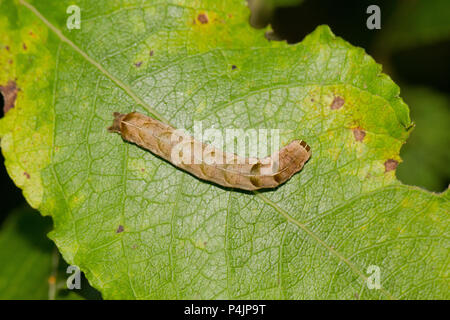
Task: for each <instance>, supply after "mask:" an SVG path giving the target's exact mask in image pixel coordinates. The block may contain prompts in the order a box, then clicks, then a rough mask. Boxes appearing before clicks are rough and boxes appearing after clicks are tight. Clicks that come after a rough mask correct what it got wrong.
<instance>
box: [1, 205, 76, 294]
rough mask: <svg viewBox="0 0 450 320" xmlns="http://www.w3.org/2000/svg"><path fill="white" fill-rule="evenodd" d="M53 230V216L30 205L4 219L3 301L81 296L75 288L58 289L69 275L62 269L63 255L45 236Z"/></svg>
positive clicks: (2, 251) (2, 246)
mask: <svg viewBox="0 0 450 320" xmlns="http://www.w3.org/2000/svg"><path fill="white" fill-rule="evenodd" d="M50 229H51V221H50V219H48V218H47V219H43V218H42V217H39V216H38V215H37V214H36V212H35V211H34V210H32V209H31V208H30V207H23V208H20V209H17V210H15V211H13V212H12V213H11V214H10V216H9V217H8V219H7V220H6V221H5V222H4V225H2V228H1V229H0V300H10V299H21V300H23V299H42V300H45V299H50V298H52V299H55V298H57V299H71V300H72V299H81V297H80V296H79V295H78V294H76V293H75V292H73V291H70V292H69V291H68V290H61V289H60V288H58V284H59V280H65V277H66V275H64V274H63V273H62V272H58V271H59V269H58V259H59V254H58V252H57V251H56V248H55V246H54V244H53V243H52V242H51V241H50V240H49V239H48V238H47V237H46V236H45V234H46V233H47V232H48V231H50ZM63 282H64V281H63ZM64 284H65V282H64Z"/></svg>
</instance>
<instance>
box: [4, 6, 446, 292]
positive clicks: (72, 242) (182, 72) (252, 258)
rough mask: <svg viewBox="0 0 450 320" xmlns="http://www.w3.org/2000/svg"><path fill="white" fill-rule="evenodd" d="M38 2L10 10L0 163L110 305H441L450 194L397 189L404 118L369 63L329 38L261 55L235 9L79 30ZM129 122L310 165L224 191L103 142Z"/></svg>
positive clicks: (100, 23)
mask: <svg viewBox="0 0 450 320" xmlns="http://www.w3.org/2000/svg"><path fill="white" fill-rule="evenodd" d="M44 2H45V1H33V2H30V3H28V2H25V1H22V0H20V1H17V2H15V3H14V4H11V2H8V1H7V2H5V1H3V2H2V4H1V8H0V9H1V12H4V14H5V16H4V17H2V18H1V19H0V26H1V28H2V30H7V32H4V33H2V34H1V35H0V41H1V44H0V46H2V47H3V48H4V47H5V46H6V45H8V47H9V48H10V51H9V52H10V56H11V59H12V60H13V62H12V64H9V63H8V61H7V60H5V58H1V59H2V60H0V66H1V67H2V68H5V70H8V72H6V73H5V74H1V75H0V77H1V78H0V84H2V83H3V82H6V81H7V80H10V79H13V78H14V79H15V78H17V80H16V81H17V84H18V87H20V89H21V90H20V91H19V93H18V97H17V101H16V107H15V108H14V109H12V110H10V111H9V112H8V113H7V115H6V117H5V118H4V119H2V120H1V121H0V135H1V136H2V141H1V142H2V151H3V154H4V155H5V158H6V166H7V168H8V171H9V173H10V175H11V176H12V178H13V179H14V181H15V182H16V184H18V185H19V186H20V187H21V188H23V190H24V194H25V195H26V198H27V200H28V201H29V202H30V203H31V204H32V205H33V206H34V207H36V208H39V210H40V211H41V213H42V214H44V215H51V216H52V218H53V220H54V231H53V232H52V234H51V237H52V239H53V240H54V241H55V242H56V244H57V246H58V248H59V249H60V251H61V253H62V255H63V257H64V258H65V260H66V261H67V262H68V263H70V264H76V265H78V266H80V268H81V269H82V270H83V271H84V272H85V273H86V276H87V278H88V279H89V281H90V282H91V284H92V285H93V286H94V287H96V288H98V289H99V290H100V291H101V292H102V294H103V296H104V297H105V298H139V299H143V298H168V299H175V298H178V299H181V298H202V299H205V298H253V299H260V298H270V299H282V298H285V299H299V298H335V299H346V298H350V299H352V298H363V299H387V298H400V299H405V298H409V299H411V298H423V299H432V298H441V299H448V298H449V294H448V280H447V273H448V249H447V247H448V211H449V197H450V196H449V192H448V190H447V192H446V193H444V194H432V193H428V192H426V191H424V190H421V189H418V188H414V187H409V186H405V185H402V184H401V183H400V182H399V181H398V180H396V178H395V170H393V169H394V168H395V167H396V164H397V163H398V162H399V161H400V157H399V150H400V148H401V146H402V145H403V144H404V143H405V141H406V138H407V137H408V135H409V129H410V128H411V121H410V119H409V111H408V108H407V106H406V105H405V104H404V102H403V101H402V99H401V98H399V88H398V87H397V86H396V85H395V84H394V83H393V82H392V81H391V79H390V78H389V77H387V76H386V75H383V74H382V73H381V66H380V65H377V64H376V63H375V62H374V61H373V59H372V58H370V57H369V56H368V55H366V54H365V52H364V50H362V49H361V48H356V47H353V46H351V45H350V44H348V43H347V42H345V41H344V40H342V39H340V38H337V37H335V36H334V35H333V34H332V32H331V31H330V30H329V28H328V27H326V26H320V27H318V28H317V30H315V31H314V32H313V33H312V34H310V35H309V36H307V37H306V38H305V39H304V41H302V42H301V43H299V44H296V45H287V44H285V43H281V42H269V41H267V40H266V39H265V38H264V35H263V33H264V31H257V30H254V29H252V28H251V27H250V26H249V24H248V22H247V21H248V16H249V11H248V8H246V7H245V5H244V4H245V3H244V2H243V1H231V0H229V1H216V0H199V1H165V2H162V1H152V2H148V3H146V4H145V5H141V4H139V3H140V2H139V3H138V2H133V1H126V2H125V3H121V4H116V3H113V2H111V1H97V2H95V3H94V2H91V1H86V2H80V7H81V13H82V17H81V29H80V30H76V29H74V30H71V31H68V30H67V28H66V18H67V15H66V14H65V12H66V8H67V6H68V5H69V4H71V2H69V1H47V2H45V3H44ZM199 17H200V20H199ZM205 17H206V18H207V19H205ZM24 44H25V46H24ZM2 47H0V48H2ZM3 50H5V49H3ZM1 57H3V56H1ZM8 58H9V57H8ZM8 58H6V59H8ZM338 102H340V103H338ZM342 103H343V104H342ZM133 110H137V111H139V112H142V113H145V114H148V115H150V116H151V115H154V116H157V117H159V118H160V119H166V120H167V119H168V120H169V122H170V124H172V125H173V126H175V127H180V128H181V127H183V128H187V129H191V128H192V126H193V123H194V121H202V125H203V128H209V127H211V126H213V125H214V127H215V128H221V129H224V128H269V129H270V128H280V129H282V141H283V143H287V142H289V141H290V140H292V139H294V138H301V139H304V140H306V141H307V142H308V143H309V145H310V146H311V148H312V153H313V155H312V158H311V160H310V161H309V162H308V163H307V164H306V166H305V168H304V169H303V170H302V171H301V172H300V173H299V174H296V175H295V176H294V177H293V178H292V179H291V180H289V181H288V182H287V183H286V184H284V185H283V186H281V187H280V188H278V189H276V190H272V191H268V192H264V193H254V194H252V193H243V192H239V191H232V190H231V191H230V190H224V189H222V188H219V187H217V186H214V185H211V184H208V183H205V182H202V181H199V180H198V179H196V178H194V177H192V176H190V175H188V174H186V173H185V172H182V171H181V170H177V169H176V168H174V167H173V166H171V165H170V164H168V163H166V162H164V161H162V160H161V159H159V158H157V157H155V156H153V155H152V154H151V153H149V152H147V151H145V150H142V149H140V148H138V147H136V146H135V145H132V144H128V143H125V142H124V141H122V139H121V138H120V136H118V135H116V134H115V135H113V134H111V133H108V132H107V130H106V127H107V126H109V125H111V121H112V113H113V112H114V111H120V112H122V113H125V112H130V111H133ZM25 173H26V174H25ZM119 226H122V227H123V232H117V230H118V229H119ZM121 229H122V228H121ZM371 266H378V267H379V268H380V269H379V270H380V276H381V283H380V284H381V288H380V289H378V290H377V289H368V286H367V285H366V284H367V280H368V278H369V277H370V278H372V277H371V275H372V272H373V271H370V270H373V268H371ZM368 270H369V271H368Z"/></svg>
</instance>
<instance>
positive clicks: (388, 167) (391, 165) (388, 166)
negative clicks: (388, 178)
mask: <svg viewBox="0 0 450 320" xmlns="http://www.w3.org/2000/svg"><path fill="white" fill-rule="evenodd" d="M397 166H398V161H397V160H394V159H388V160H386V162H385V163H384V168H385V172H389V171H392V170H395V169H397Z"/></svg>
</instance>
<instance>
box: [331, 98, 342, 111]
mask: <svg viewBox="0 0 450 320" xmlns="http://www.w3.org/2000/svg"><path fill="white" fill-rule="evenodd" d="M344 103H345V100H344V99H343V98H341V97H335V98H334V100H333V102H332V103H331V106H330V108H331V109H333V110H337V109H340V108H342V106H343V105H344Z"/></svg>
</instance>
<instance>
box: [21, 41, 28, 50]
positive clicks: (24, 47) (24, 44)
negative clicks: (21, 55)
mask: <svg viewBox="0 0 450 320" xmlns="http://www.w3.org/2000/svg"><path fill="white" fill-rule="evenodd" d="M22 47H23V50H27V49H28V47H27V45H26V43H25V42H24V43H22Z"/></svg>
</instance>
